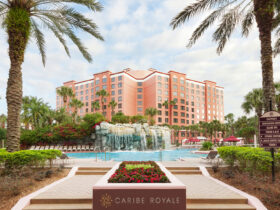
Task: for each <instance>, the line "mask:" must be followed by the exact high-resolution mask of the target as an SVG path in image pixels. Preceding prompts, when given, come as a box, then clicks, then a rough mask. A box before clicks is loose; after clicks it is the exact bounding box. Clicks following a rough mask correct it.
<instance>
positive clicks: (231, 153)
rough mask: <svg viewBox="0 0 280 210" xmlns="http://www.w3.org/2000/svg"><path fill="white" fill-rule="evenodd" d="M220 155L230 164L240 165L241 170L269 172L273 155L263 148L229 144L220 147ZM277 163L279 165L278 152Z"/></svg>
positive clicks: (277, 155) (279, 157)
mask: <svg viewBox="0 0 280 210" xmlns="http://www.w3.org/2000/svg"><path fill="white" fill-rule="evenodd" d="M218 153H219V155H220V157H221V158H222V159H223V160H224V161H225V163H227V164H228V165H229V166H231V167H233V166H238V167H239V168H240V170H245V171H249V172H250V173H255V172H267V171H269V170H270V169H271V162H272V157H271V154H270V152H267V151H265V150H264V149H263V148H251V147H236V146H227V147H220V148H218ZM275 159H276V164H278V165H279V161H280V155H279V153H277V154H276V158H275Z"/></svg>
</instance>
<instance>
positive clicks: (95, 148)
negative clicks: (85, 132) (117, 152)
mask: <svg viewBox="0 0 280 210" xmlns="http://www.w3.org/2000/svg"><path fill="white" fill-rule="evenodd" d="M98 148H99V152H101V148H100V146H96V147H94V150H93V151H94V152H95V155H96V159H95V161H96V162H97V154H98V152H96V150H97V149H98Z"/></svg>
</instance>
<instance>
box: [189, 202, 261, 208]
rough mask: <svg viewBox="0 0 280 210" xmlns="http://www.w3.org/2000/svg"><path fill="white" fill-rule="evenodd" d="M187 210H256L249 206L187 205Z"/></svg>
mask: <svg viewBox="0 0 280 210" xmlns="http://www.w3.org/2000/svg"><path fill="white" fill-rule="evenodd" d="M187 210H256V208H254V207H252V206H250V205H248V204H206V203H205V204H198V203H197V204H187Z"/></svg>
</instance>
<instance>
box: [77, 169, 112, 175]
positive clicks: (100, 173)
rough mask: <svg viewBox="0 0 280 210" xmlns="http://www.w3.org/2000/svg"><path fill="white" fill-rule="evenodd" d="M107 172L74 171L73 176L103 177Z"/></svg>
mask: <svg viewBox="0 0 280 210" xmlns="http://www.w3.org/2000/svg"><path fill="white" fill-rule="evenodd" d="M107 172H108V171H104V170H99V171H97V170H96V171H94V170H81V171H80V170H78V171H76V173H75V175H104V174H106V173H107Z"/></svg>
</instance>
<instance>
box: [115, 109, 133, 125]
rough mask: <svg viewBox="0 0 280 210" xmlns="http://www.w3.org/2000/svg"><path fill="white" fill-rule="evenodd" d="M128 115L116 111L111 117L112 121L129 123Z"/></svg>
mask: <svg viewBox="0 0 280 210" xmlns="http://www.w3.org/2000/svg"><path fill="white" fill-rule="evenodd" d="M129 121H130V117H129V116H126V115H124V114H123V113H122V112H118V113H117V114H115V115H114V116H113V117H112V123H129Z"/></svg>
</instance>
